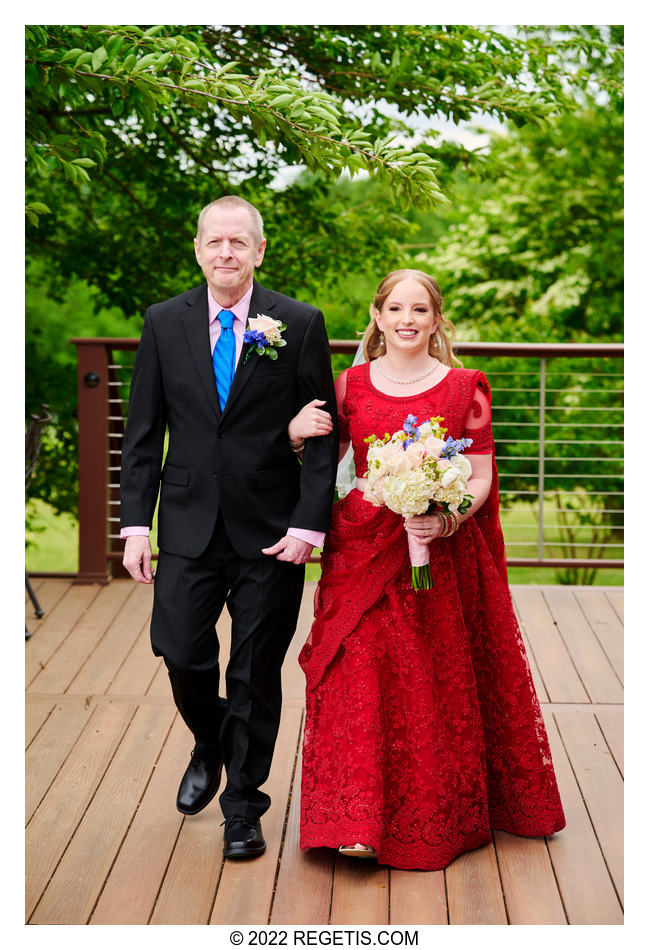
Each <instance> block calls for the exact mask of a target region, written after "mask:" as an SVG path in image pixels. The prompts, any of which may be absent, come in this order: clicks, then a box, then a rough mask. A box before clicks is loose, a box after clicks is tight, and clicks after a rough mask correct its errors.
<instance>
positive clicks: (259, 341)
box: [243, 313, 286, 363]
mask: <svg viewBox="0 0 649 950" xmlns="http://www.w3.org/2000/svg"><path fill="white" fill-rule="evenodd" d="M285 329H286V324H285V323H282V322H281V320H272V319H271V318H270V317H267V316H266V315H265V314H263V313H258V314H257V319H256V320H253V319H252V317H251V318H250V319H249V320H248V329H247V330H246V332H245V333H244V335H243V342H244V343H249V344H250V346H249V347H248V351H247V353H246V355H245V358H244V361H243V362H244V363H245V362H246V361H247V360H248V357H249V356H250V355H251V354H252V353H253V352H254V353H257V355H258V356H264V355H265V356H270V358H271V360H276V359H277V348H278V347H280V346H286V340H283V339H282V333H283V331H284V330H285Z"/></svg>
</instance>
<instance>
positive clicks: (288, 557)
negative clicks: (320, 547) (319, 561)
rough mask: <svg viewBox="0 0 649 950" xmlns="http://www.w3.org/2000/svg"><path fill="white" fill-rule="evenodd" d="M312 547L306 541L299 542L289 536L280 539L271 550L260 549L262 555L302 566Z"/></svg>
mask: <svg viewBox="0 0 649 950" xmlns="http://www.w3.org/2000/svg"><path fill="white" fill-rule="evenodd" d="M311 551H313V545H312V544H309V543H308V541H301V540H300V538H294V537H292V536H291V535H290V534H287V535H285V537H283V538H280V539H279V541H278V542H277V544H274V545H273V546H272V548H262V549H261V553H262V554H269V555H270V556H271V557H276V558H277V560H278V561H290V562H291V564H304V563H305V562H306V561H308V560H309V558H310V557H311Z"/></svg>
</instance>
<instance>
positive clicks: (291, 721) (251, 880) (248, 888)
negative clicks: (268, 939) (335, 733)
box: [210, 707, 302, 924]
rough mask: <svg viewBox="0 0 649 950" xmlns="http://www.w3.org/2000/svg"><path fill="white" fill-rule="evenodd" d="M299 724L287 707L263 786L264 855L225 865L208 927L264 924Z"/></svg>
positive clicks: (294, 710) (297, 715) (298, 717)
mask: <svg viewBox="0 0 649 950" xmlns="http://www.w3.org/2000/svg"><path fill="white" fill-rule="evenodd" d="M301 724H302V710H301V709H298V708H295V707H287V708H285V709H284V710H283V712H282V721H281V724H280V731H279V735H278V737H277V745H276V747H275V755H274V756H273V764H272V767H271V771H270V776H269V778H268V782H267V783H266V785H265V786H264V790H265V791H266V792H268V794H269V795H270V797H271V801H272V805H271V807H270V810H269V811H268V812H266V814H265V815H264V817H263V819H262V827H263V830H264V837H265V839H266V853H265V854H264V855H263V856H262V857H261V858H257V859H256V860H255V861H254V862H252V863H251V862H245V861H226V862H225V864H224V866H223V873H222V874H221V880H220V881H219V888H218V891H217V894H216V900H215V901H214V908H213V910H212V915H211V917H210V923H211V924H266V923H268V918H269V916H270V912H271V904H272V899H273V887H274V883H275V870H276V868H277V862H278V860H279V857H280V850H281V844H282V835H283V831H284V825H285V821H286V813H287V803H288V799H289V794H290V790H291V782H292V778H293V771H294V765H295V758H296V754H297V749H298V743H299V739H300V727H301Z"/></svg>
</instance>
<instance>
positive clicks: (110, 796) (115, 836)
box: [31, 706, 174, 924]
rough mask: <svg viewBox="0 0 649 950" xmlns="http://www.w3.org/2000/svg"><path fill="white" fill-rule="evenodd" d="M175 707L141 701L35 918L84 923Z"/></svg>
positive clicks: (46, 921)
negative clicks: (147, 704)
mask: <svg viewBox="0 0 649 950" xmlns="http://www.w3.org/2000/svg"><path fill="white" fill-rule="evenodd" d="M173 716H174V713H173V711H172V710H171V709H169V708H165V707H164V706H141V707H139V709H138V710H137V712H136V713H135V715H134V716H133V719H132V720H131V722H130V724H129V727H128V729H127V730H126V732H125V734H124V737H123V739H122V741H121V743H120V745H119V748H118V749H117V751H116V753H115V755H114V757H113V759H112V761H111V763H110V766H109V768H108V769H107V771H106V774H105V775H104V777H103V778H102V781H101V783H100V785H99V787H98V788H97V791H96V792H95V795H94V797H93V799H92V802H91V803H90V805H89V806H88V808H87V810H86V812H85V814H84V816H83V820H82V821H81V823H80V824H79V827H78V828H77V830H76V831H75V833H74V835H73V837H72V839H71V841H70V845H69V847H68V849H67V850H66V852H65V854H64V855H63V857H62V859H61V861H60V863H59V865H58V867H57V868H56V871H55V872H54V874H53V876H52V878H51V880H50V882H49V883H48V885H47V887H46V889H45V892H44V894H43V896H42V898H41V900H40V902H39V904H38V907H37V908H36V910H35V912H34V915H33V917H32V920H31V922H32V923H34V924H58V923H66V924H85V923H87V922H88V920H89V918H90V915H91V913H92V910H93V907H94V905H95V903H96V901H97V898H98V896H99V893H100V891H101V888H102V887H103V884H104V881H105V879H106V875H107V874H108V872H109V870H110V867H111V864H112V863H113V860H114V858H115V855H116V853H117V850H118V848H119V846H120V844H121V842H122V839H123V838H124V835H125V834H126V830H127V828H128V827H129V824H130V823H131V820H132V818H133V814H134V812H135V809H136V808H137V806H138V803H139V801H140V799H141V797H142V794H143V792H144V789H145V787H146V784H147V782H148V781H149V778H150V776H151V771H152V769H153V766H154V763H155V760H156V758H157V757H158V754H159V751H160V748H161V746H162V743H163V742H164V740H165V737H166V736H167V734H168V732H169V728H170V726H171V721H172V719H173Z"/></svg>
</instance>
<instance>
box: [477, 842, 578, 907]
mask: <svg viewBox="0 0 649 950" xmlns="http://www.w3.org/2000/svg"><path fill="white" fill-rule="evenodd" d="M494 843H495V846H496V855H497V857H498V868H499V871H500V880H501V881H502V885H503V893H504V895H505V904H506V907H507V916H508V918H509V923H510V924H565V923H567V921H566V915H565V912H564V909H563V906H562V904H561V895H560V894H559V888H558V887H557V882H556V880H555V877H554V872H553V870H552V862H551V861H550V855H549V854H548V849H547V845H546V843H545V839H544V838H523V837H520V836H518V835H510V834H507V832H505V831H495V832H494Z"/></svg>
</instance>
